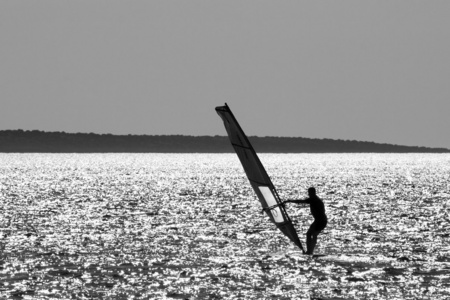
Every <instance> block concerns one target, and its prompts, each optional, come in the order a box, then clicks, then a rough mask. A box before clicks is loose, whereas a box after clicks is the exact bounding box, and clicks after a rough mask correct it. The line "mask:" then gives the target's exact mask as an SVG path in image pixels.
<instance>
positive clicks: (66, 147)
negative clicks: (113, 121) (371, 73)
mask: <svg viewBox="0 0 450 300" xmlns="http://www.w3.org/2000/svg"><path fill="white" fill-rule="evenodd" d="M249 139H250V141H251V142H252V144H253V146H254V148H255V150H256V152H258V153H450V149H446V148H429V147H415V146H401V145H393V144H381V143H374V142H361V141H354V140H352V141H350V140H333V139H310V138H303V137H256V136H250V137H249ZM0 152H1V153H12V152H19V153H119V152H124V153H233V152H234V149H233V147H232V146H231V144H230V142H229V140H228V137H226V136H217V135H216V136H186V135H113V134H94V133H65V132H45V131H39V130H26V131H24V130H1V131H0Z"/></svg>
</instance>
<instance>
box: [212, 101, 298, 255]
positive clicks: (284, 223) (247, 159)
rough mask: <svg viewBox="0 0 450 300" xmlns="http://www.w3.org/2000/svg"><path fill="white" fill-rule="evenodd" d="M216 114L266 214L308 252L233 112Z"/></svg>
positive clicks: (223, 110) (224, 110) (224, 109)
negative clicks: (220, 119)
mask: <svg viewBox="0 0 450 300" xmlns="http://www.w3.org/2000/svg"><path fill="white" fill-rule="evenodd" d="M216 112H217V114H218V115H219V116H220V117H221V118H222V121H223V124H224V126H225V130H226V131H227V134H228V138H229V139H230V142H231V145H232V146H233V148H234V150H235V151H236V154H237V156H238V157H239V160H240V161H241V164H242V166H243V168H244V171H245V174H246V175H247V178H248V180H249V181H250V185H251V186H252V188H253V190H254V191H255V193H256V195H257V196H258V199H259V201H260V202H261V205H262V208H263V210H264V211H265V212H266V214H267V215H268V216H269V218H270V220H271V222H272V223H273V224H275V225H276V226H277V228H278V229H279V230H280V231H281V232H282V233H283V234H284V235H286V236H287V237H288V238H289V239H290V240H291V241H292V242H293V243H294V244H295V245H297V246H298V247H299V248H300V249H301V250H302V251H304V250H303V247H302V243H301V242H300V240H299V238H298V235H297V232H296V230H295V228H294V226H293V224H292V221H291V219H290V218H289V216H288V214H287V213H286V210H285V209H284V205H282V201H281V199H280V196H279V195H278V193H277V191H276V189H275V187H274V185H273V184H272V181H271V180H270V178H269V175H267V172H266V170H265V169H264V167H263V165H262V163H261V161H260V160H259V158H258V155H257V154H256V152H255V150H254V149H253V146H252V144H251V143H250V141H249V139H248V138H247V136H246V135H245V133H244V131H243V130H242V128H241V126H240V125H239V123H238V121H237V120H236V118H235V117H234V115H233V113H232V112H231V110H230V108H229V107H228V105H227V104H226V103H225V105H224V106H218V107H216Z"/></svg>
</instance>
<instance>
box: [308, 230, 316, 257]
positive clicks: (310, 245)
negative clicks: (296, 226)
mask: <svg viewBox="0 0 450 300" xmlns="http://www.w3.org/2000/svg"><path fill="white" fill-rule="evenodd" d="M314 229H315V222H313V223H312V224H311V226H310V227H309V229H308V231H307V232H306V254H313V252H314V247H315V243H316V242H317V235H315V236H314V232H315V230H314ZM314 238H315V242H314Z"/></svg>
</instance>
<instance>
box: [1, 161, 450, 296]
mask: <svg viewBox="0 0 450 300" xmlns="http://www.w3.org/2000/svg"><path fill="white" fill-rule="evenodd" d="M259 156H260V158H261V161H262V162H263V164H264V166H265V167H266V169H267V172H268V174H269V176H270V177H271V179H272V181H273V183H274V185H275V187H276V188H277V190H278V193H279V194H280V197H281V198H282V199H301V198H305V197H306V196H307V192H306V191H307V188H308V187H310V186H314V187H316V189H317V192H318V195H319V197H321V198H322V199H323V201H324V203H325V206H326V212H327V215H328V218H329V223H328V226H327V228H326V229H325V230H324V231H323V233H322V234H320V235H319V239H318V245H317V248H316V253H321V254H327V256H324V257H319V258H311V257H310V256H304V255H302V254H301V253H300V251H299V249H297V248H296V247H295V246H294V245H293V244H292V243H291V242H290V241H289V239H287V238H286V237H285V236H283V235H282V234H281V232H279V230H278V229H276V228H275V226H273V224H271V223H270V221H269V219H268V217H267V216H266V215H265V214H262V213H261V207H260V204H259V201H258V200H257V198H256V196H255V194H254V192H253V191H252V189H251V187H250V184H249V182H248V180H247V178H246V177H245V173H244V171H243V169H242V167H241V165H240V163H239V160H238V158H237V156H236V155H235V154H125V153H123V154H0V207H1V211H0V255H1V256H0V297H6V298H8V297H13V296H15V297H22V298H24V299H35V298H71V297H72V298H77V297H78V298H81V297H93V298H105V299H107V298H111V299H129V298H130V297H132V296H133V297H135V298H136V299H152V298H154V299H160V298H189V299H205V298H206V299H207V298H210V299H213V298H217V299H220V298H228V299H233V298H234V299H262V298H273V297H275V298H277V299H291V298H295V299H310V298H345V299H361V298H365V299H380V298H392V299H417V298H423V299H428V298H429V299H447V298H448V297H449V296H450V292H449V289H450V279H449V277H448V274H449V273H450V265H449V264H450V246H449V235H450V228H449V225H448V224H449V221H450V216H449V206H450V201H449V200H450V183H449V182H450V178H449V176H450V155H449V154H376V153H368V154H261V155H259ZM286 209H287V212H288V213H289V215H290V217H291V219H292V220H293V222H294V224H295V227H296V228H297V231H298V233H299V236H300V238H301V240H302V241H303V243H304V234H305V232H306V230H307V229H308V227H309V224H310V223H311V222H312V219H311V216H310V214H309V208H308V207H303V206H300V205H295V204H288V205H287V207H286Z"/></svg>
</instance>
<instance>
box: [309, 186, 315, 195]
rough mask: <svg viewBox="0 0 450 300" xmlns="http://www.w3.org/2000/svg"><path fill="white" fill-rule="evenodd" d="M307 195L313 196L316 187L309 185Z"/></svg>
mask: <svg viewBox="0 0 450 300" xmlns="http://www.w3.org/2000/svg"><path fill="white" fill-rule="evenodd" d="M308 195H309V196H310V197H312V196H315V195H316V189H315V188H313V187H310V188H309V189H308Z"/></svg>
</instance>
